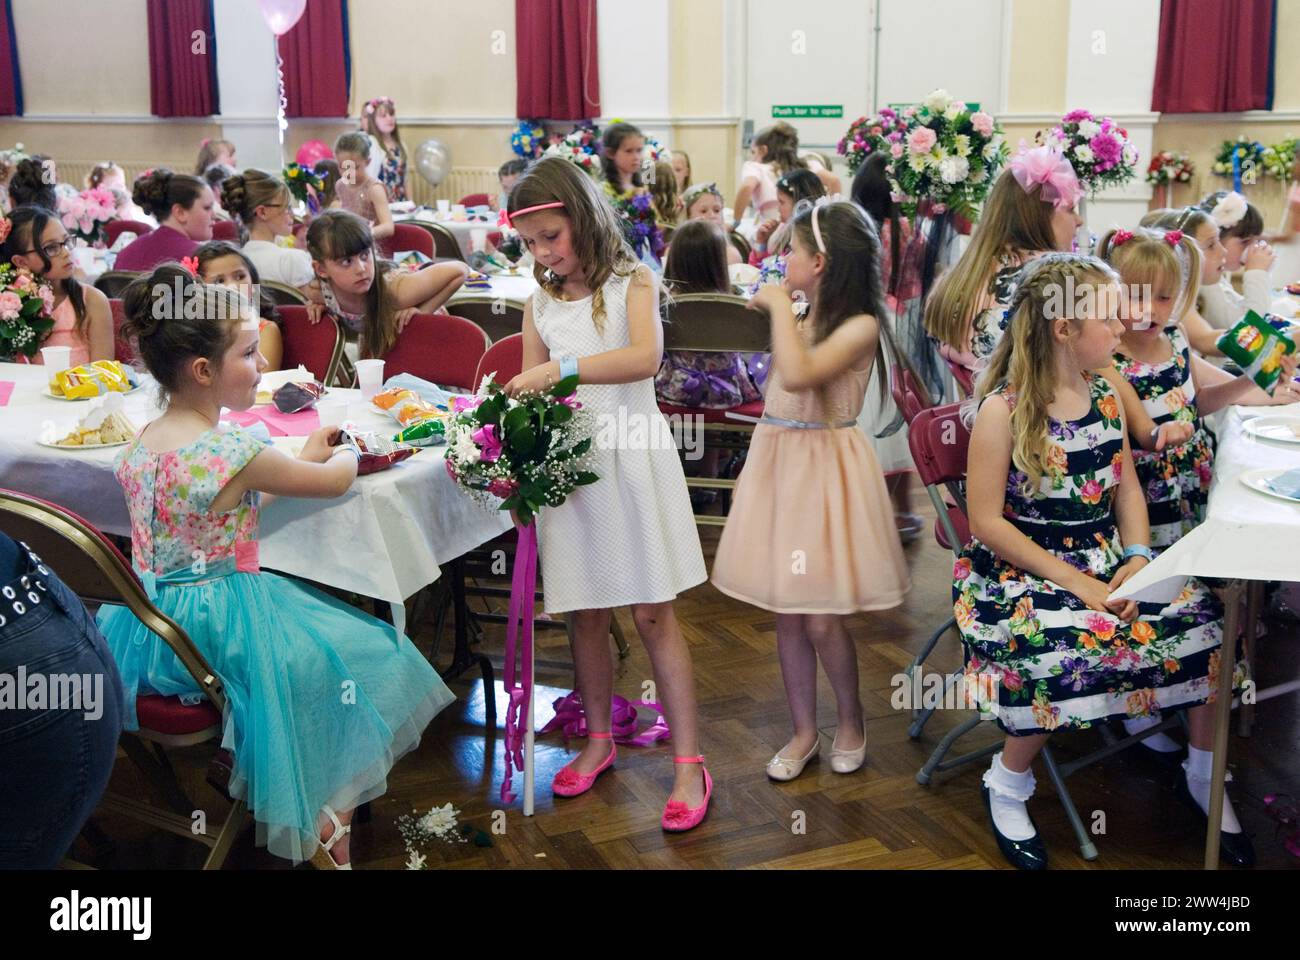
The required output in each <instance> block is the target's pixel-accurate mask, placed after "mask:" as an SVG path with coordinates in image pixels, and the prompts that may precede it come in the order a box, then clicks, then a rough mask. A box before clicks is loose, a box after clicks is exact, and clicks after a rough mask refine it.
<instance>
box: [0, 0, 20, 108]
mask: <svg viewBox="0 0 1300 960" xmlns="http://www.w3.org/2000/svg"><path fill="white" fill-rule="evenodd" d="M22 112H23V78H22V74H20V73H19V72H18V43H17V40H16V39H15V37H14V8H13V0H4V9H3V10H0V116H5V117H17V116H22Z"/></svg>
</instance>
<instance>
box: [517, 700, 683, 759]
mask: <svg viewBox="0 0 1300 960" xmlns="http://www.w3.org/2000/svg"><path fill="white" fill-rule="evenodd" d="M552 706H554V707H555V716H554V717H552V718H551V720H550V722H549V723H547V724H546V726H544V727H542V729H541V730H538V731H537V734H538V736H541V735H543V734H547V733H551V732H552V731H554V730H559V731H560V732H561V733H563V735H564V739H565V740H566V741H567V740H569V739H570V738H580V737H585V736H586V735H587V714H586V711H585V710H584V709H583V706H582V694H580V693H578V692H577V691H574V692H573V693H570V694H566V695H565V696H563V697H559V698H558V699H556V700H555V702H554V703H553V704H552ZM637 707H645V708H646V709H647V710H653V711H654V713H655V721H654V723H652V724H650V726H648V727H646V729H645V731H644V732H642V733H641V734H640V735H637V732H636V725H637V713H636V708H637ZM610 732H611V733H612V734H613V735H614V742H615V743H621V744H623V745H625V746H630V747H648V746H650V744H652V743H657V742H658V741H660V740H667V739H668V738H669V736H671V731H670V730H669V729H668V721H667V720H666V719H665V718H664V709H663V707H661V706H660V705H659V704H658V703H655V702H654V701H651V700H638V701H636V703H631V702H630V701H628V700H626V699H624V698H623V697H620V696H619V695H618V694H614V696H613V698H612V699H611V701H610Z"/></svg>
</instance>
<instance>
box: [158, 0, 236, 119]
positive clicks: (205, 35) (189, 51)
mask: <svg viewBox="0 0 1300 960" xmlns="http://www.w3.org/2000/svg"><path fill="white" fill-rule="evenodd" d="M148 3H149V7H148V10H149V103H150V109H151V110H152V111H153V114H154V116H157V117H208V116H212V115H213V114H215V113H218V112H220V109H221V108H220V107H219V105H218V100H217V50H216V44H215V40H214V37H215V34H214V31H213V23H212V0H148Z"/></svg>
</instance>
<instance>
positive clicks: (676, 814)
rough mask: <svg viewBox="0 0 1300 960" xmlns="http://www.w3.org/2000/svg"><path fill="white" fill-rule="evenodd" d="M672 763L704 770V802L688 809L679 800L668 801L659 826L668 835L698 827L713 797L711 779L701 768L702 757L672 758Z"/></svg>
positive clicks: (705, 769) (706, 771)
mask: <svg viewBox="0 0 1300 960" xmlns="http://www.w3.org/2000/svg"><path fill="white" fill-rule="evenodd" d="M673 763H698V764H700V765H701V769H703V770H704V802H703V803H702V804H700V805H699V806H698V807H688V806H687V805H686V804H684V803H682V802H681V801H680V800H669V801H668V803H667V804H665V805H664V816H663V819H662V820H661V821H660V823H659V825H660V826H661V827H663V828H664V829H665V830H667V831H669V832H670V833H684V832H685V831H687V830H691V829H693V828H695V827H698V826H699V825H700V822H701V821H702V820H703V819H704V815H705V814H706V813H708V812H709V798H710V797H712V796H713V778H712V777H710V776H709V771H708V769H707V768H704V767H703V764H704V758H703V757H673Z"/></svg>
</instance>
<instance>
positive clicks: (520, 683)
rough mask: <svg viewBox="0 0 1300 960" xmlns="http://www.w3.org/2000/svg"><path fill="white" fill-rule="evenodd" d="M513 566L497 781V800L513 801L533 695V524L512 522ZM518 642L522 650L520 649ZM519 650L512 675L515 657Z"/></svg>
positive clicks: (535, 565)
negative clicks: (502, 757)
mask: <svg viewBox="0 0 1300 960" xmlns="http://www.w3.org/2000/svg"><path fill="white" fill-rule="evenodd" d="M515 533H516V534H517V535H518V538H519V539H518V542H517V544H516V546H515V569H514V574H513V576H512V577H511V581H510V612H509V617H508V619H507V620H506V655H505V659H506V662H505V669H504V671H503V680H502V685H503V687H504V688H505V691H506V693H507V694H508V695H509V697H510V703H509V705H508V706H507V707H506V732H505V751H506V764H505V766H506V771H505V777H504V779H502V781H501V802H502V803H514V802H515V794H514V791H512V790H511V789H510V787H511V784H512V782H513V778H514V771H515V770H518V771H520V772H521V773H522V772H523V769H524V734H525V733H527V726H528V723H527V719H526V718H525V716H524V710H525V709H526V708H527V707H528V706H529V704H531V703H532V699H533V605H534V604H535V602H536V599H537V524H536V523H530V524H528V525H527V526H523V525H521V524H515ZM520 645H522V650H521V649H520ZM520 654H522V662H521V664H520V665H519V669H518V676H516V665H515V660H516V658H517V657H518V656H519V655H520Z"/></svg>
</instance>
